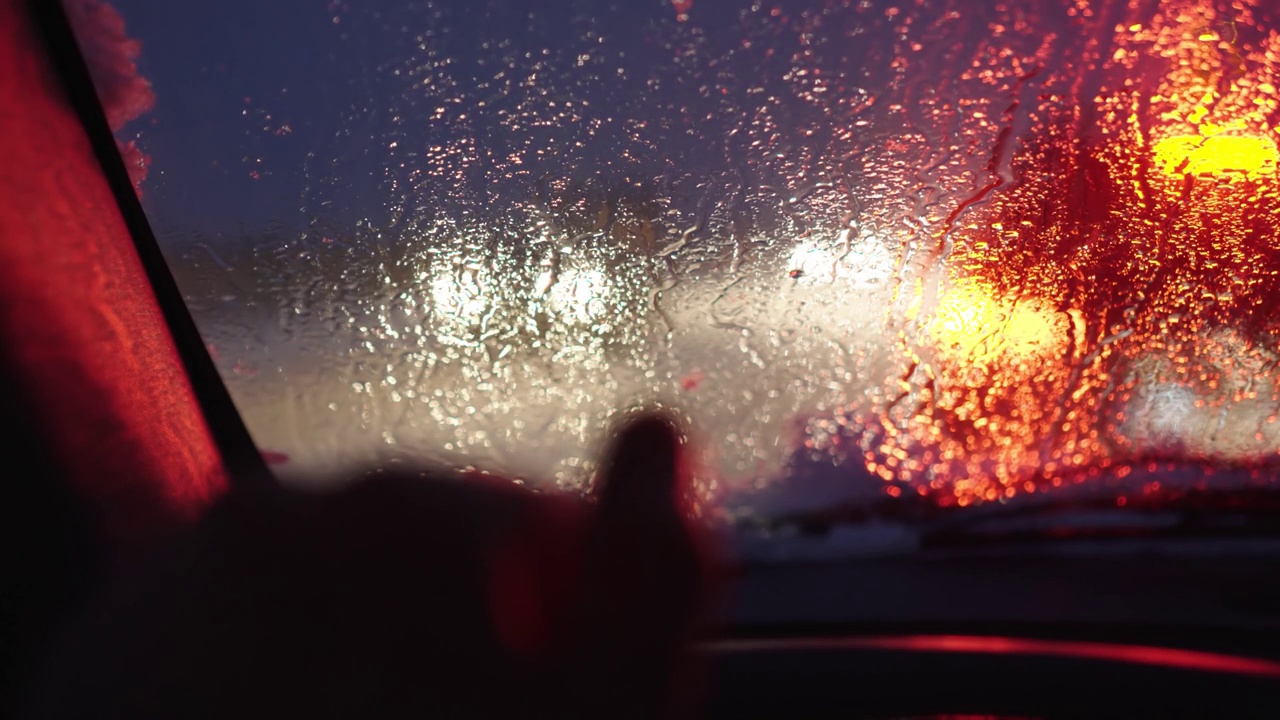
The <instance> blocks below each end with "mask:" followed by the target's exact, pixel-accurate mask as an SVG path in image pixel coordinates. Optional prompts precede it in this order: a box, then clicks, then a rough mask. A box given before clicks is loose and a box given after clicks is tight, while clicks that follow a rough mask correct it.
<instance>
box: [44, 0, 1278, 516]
mask: <svg viewBox="0 0 1280 720" xmlns="http://www.w3.org/2000/svg"><path fill="white" fill-rule="evenodd" d="M113 4H114V6H115V8H116V9H117V10H118V11H119V15H118V16H117V15H116V14H115V12H114V11H113V10H112V9H111V8H110V7H108V6H105V5H103V4H102V3H100V2H98V1H97V0H67V5H68V7H69V9H70V11H71V14H72V16H73V19H76V20H77V24H78V26H79V28H80V33H81V37H82V42H83V44H84V45H85V46H86V48H88V54H89V55H90V61H91V63H92V62H94V61H95V57H98V58H99V59H98V61H97V64H98V65H99V66H104V65H105V66H106V67H107V68H108V69H107V70H99V71H98V72H97V76H98V77H97V79H98V81H99V85H100V90H101V91H102V93H103V98H104V103H105V104H106V105H107V109H108V115H109V116H111V115H112V108H113V107H119V108H123V109H120V110H118V111H117V112H116V113H115V115H114V117H113V119H112V122H113V124H115V126H116V128H117V130H118V136H119V137H120V139H121V145H122V148H123V149H124V151H125V154H126V159H128V160H129V161H130V164H131V167H132V168H133V169H134V171H135V176H136V177H137V179H138V182H139V188H140V192H141V193H142V200H143V204H144V206H145V208H146V210H147V212H148V216H149V218H150V221H151V223H152V225H153V227H154V228H155V230H156V233H157V235H158V237H159V240H160V242H161V245H162V247H163V249H164V251H165V254H166V257H167V258H168V260H169V262H170V265H171V269H172V271H173V273H174V274H175V275H176V277H177V279H178V281H179V284H180V286H181V288H182V291H183V292H184V294H185V296H186V299H187V301H188V303H189V306H190V309H191V311H192V312H193V314H194V316H195V318H196V320H197V323H198V325H199V327H200V330H201V332H202V333H203V335H204V337H205V339H206V341H207V343H208V347H209V350H210V352H211V353H212V354H213V356H214V358H215V360H216V362H217V363H218V365H219V367H220V368H221V370H222V372H223V376H224V378H225V379H226V382H227V384H228V386H229V388H230V390H231V393H232V395H233V397H234V399H235V401H236V404H237V406H238V407H239V409H240V411H241V413H242V414H243V416H244V418H245V420H246V422H247V424H248V426H249V429H250V431H251V432H252V434H253V436H254V438H255V440H256V441H257V442H258V444H259V445H260V446H261V447H262V448H263V449H264V451H266V452H267V457H268V458H269V459H270V460H272V461H273V462H274V467H275V468H276V469H277V471H278V472H279V473H280V475H281V476H282V477H285V478H287V479H289V480H291V481H294V482H299V483H306V482H316V481H317V478H320V477H331V476H332V475H333V473H334V470H335V469H337V468H343V467H357V466H367V465H369V464H371V463H372V464H377V463H385V462H388V461H391V460H393V459H396V458H401V459H406V460H410V461H424V460H425V461H433V462H440V461H443V462H446V463H449V464H453V465H465V466H475V467H479V468H483V469H485V470H491V471H494V472H497V473H504V474H507V475H511V476H514V477H518V478H521V479H523V480H524V481H525V482H527V483H529V484H536V485H555V486H559V487H562V488H568V489H576V488H581V487H583V486H584V484H585V483H586V482H587V481H588V479H589V477H590V474H591V471H592V467H593V463H594V461H595V457H596V452H597V448H598V445H599V442H600V441H601V439H602V433H603V430H604V428H605V427H607V425H608V423H609V421H610V420H611V419H612V418H615V417H616V416H617V415H618V414H619V413H620V412H623V411H625V410H626V409H628V408H631V407H635V406H638V405H653V404H659V405H662V406H665V407H670V408H673V409H674V410H676V411H677V412H679V413H681V414H683V416H684V417H686V418H687V419H688V422H689V425H690V427H691V428H693V430H694V433H695V439H696V441H697V447H698V448H699V450H700V460H701V464H702V469H701V480H700V481H699V482H700V484H699V488H700V492H701V493H702V496H703V499H704V501H705V502H704V508H705V509H706V510H707V512H708V514H710V515H714V516H740V515H743V514H749V513H757V514H759V513H763V514H768V513H771V512H782V511H784V510H785V509H788V508H796V507H819V506H821V505H822V504H824V503H835V502H841V503H849V502H855V503H856V502H867V503H871V502H877V503H884V502H891V501H893V499H900V500H902V501H905V500H907V499H914V500H915V501H916V502H922V501H923V502H925V503H928V504H929V505H931V506H933V507H967V506H980V505H987V504H990V503H992V502H996V501H1010V500H1016V499H1018V498H1022V497H1031V496H1035V497H1039V496H1043V495H1045V494H1046V493H1049V494H1052V492H1054V491H1055V490H1057V489H1059V488H1061V487H1063V486H1070V485H1077V484H1084V485H1087V484H1089V483H1102V482H1104V480H1106V481H1108V482H1111V481H1115V480H1116V479H1117V478H1123V477H1124V476H1125V475H1127V474H1128V473H1129V472H1131V471H1132V470H1133V469H1134V468H1139V467H1141V468H1147V467H1148V463H1150V462H1153V461H1160V462H1184V461H1198V462H1201V463H1203V464H1205V465H1207V466H1213V467H1228V468H1230V467H1250V468H1257V467H1263V468H1265V467H1267V466H1268V464H1269V463H1270V462H1271V461H1272V459H1273V458H1275V457H1276V456H1277V452H1278V451H1280V424H1277V423H1276V417H1277V412H1278V411H1280V387H1278V384H1277V380H1278V379H1280V370H1278V369H1277V360H1278V359H1280V317H1278V316H1277V314H1276V313H1275V312H1274V311H1273V306H1272V304H1273V302H1275V300H1276V299H1277V298H1280V287H1278V283H1280V228H1278V227H1277V225H1278V224H1280V194H1278V193H1277V189H1278V187H1280V179H1278V178H1277V177H1276V163H1277V145H1276V141H1277V129H1278V128H1280V116H1278V113H1277V102H1278V101H1277V91H1276V87H1277V84H1278V83H1280V78H1277V73H1278V72H1280V35H1278V34H1277V32H1276V31H1277V29H1280V23H1277V21H1276V10H1275V9H1274V8H1272V7H1271V6H1270V5H1269V3H1268V2H1267V1H1266V0H1165V1H1163V2H1156V1H1155V0H1126V1H1125V2H1120V1H1117V0H1050V1H1046V2H1042V3H1019V2H1004V3H975V2H970V1H969V0H848V1H844V2H838V1H834V0H830V1H826V0H804V1H797V2H765V1H763V0H694V1H693V2H689V1H688V0H675V2H670V1H660V0H646V1H645V2H631V1H626V2H622V1H619V2H600V1H598V0H590V1H587V0H582V1H573V2H557V3H523V2H516V1H515V0H510V1H508V0H486V1H475V2H450V1H448V0H417V1H413V2H373V3H369V2H351V1H348V0H332V1H331V2H328V3H322V2H312V1H309V0H308V1H306V2H304V1H302V0H274V1H273V2H270V3H261V2H252V1H250V0H225V1H224V2H216V3H213V2H209V3H150V2H142V1H141V0H115V2H114V3H113ZM121 18H123V25H121ZM126 38H136V41H133V40H127V39H126ZM102 58H105V60H103V59H102ZM134 61H136V71H137V72H134V71H135V68H133V67H132V63H133V62H134ZM142 77H145V78H146V80H147V81H149V85H148V84H147V82H144V81H143V80H141V78H142ZM117 86H118V91H116V92H115V99H114V100H113V99H112V98H113V95H112V92H111V90H112V88H113V87H117ZM152 92H154V107H153V108H151V107H150V105H151V103H150V101H149V100H150V96H151V93H152ZM113 103H114V105H113ZM1266 474H1267V473H1254V474H1253V475H1254V476H1257V477H1263V476H1265V475H1266ZM1144 477H1145V478H1146V479H1145V480H1144V482H1143V484H1142V486H1141V487H1140V488H1138V490H1137V492H1155V491H1158V489H1159V484H1160V481H1159V479H1152V477H1157V476H1152V475H1151V474H1150V473H1149V472H1148V473H1145V474H1144ZM1198 482H1204V480H1200V481H1198ZM1125 492H1130V490H1126V491H1125Z"/></svg>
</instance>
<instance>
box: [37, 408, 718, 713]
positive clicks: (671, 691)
mask: <svg viewBox="0 0 1280 720" xmlns="http://www.w3.org/2000/svg"><path fill="white" fill-rule="evenodd" d="M679 437H680V436H679V432H678V430H677V429H676V427H675V426H674V425H673V424H672V423H671V422H670V421H668V420H666V419H664V418H661V417H656V416H644V417H639V418H635V419H632V420H630V421H629V422H627V423H625V425H624V427H623V428H622V429H621V431H620V433H619V434H618V437H617V439H616V441H615V444H614V446H613V449H612V452H611V453H610V455H609V457H608V459H607V461H606V463H605V465H604V470H603V472H602V474H601V485H600V486H599V487H598V489H597V492H596V493H595V497H594V498H593V501H584V500H581V499H578V498H572V497H567V496H563V495H558V494H541V495H540V494H537V493H534V492H531V491H528V490H526V489H524V488H522V487H520V486H517V485H514V484H512V483H509V482H506V481H498V480H493V479H485V478H475V477H471V478H463V477H460V476H458V475H456V474H451V473H436V474H430V475H431V476H430V477H426V478H424V477H422V474H412V475H410V474H404V473H401V474H396V473H387V472H381V473H374V474H372V475H370V476H369V477H368V478H366V479H364V480H362V481H360V482H357V483H354V484H352V485H351V486H349V487H347V488H346V489H343V490H341V491H337V492H333V493H330V494H324V495H317V494H302V493H293V492H283V491H281V492H279V493H273V494H271V495H269V496H251V497H233V498H230V499H228V500H227V501H226V502H224V503H222V504H221V505H220V506H219V507H217V508H216V509H215V510H214V511H213V512H211V513H210V516H209V517H208V518H206V520H205V521H204V522H203V523H202V524H201V526H200V527H199V528H198V529H197V530H196V531H195V532H193V533H191V534H189V535H188V536H184V537H180V538H176V539H174V540H172V542H171V543H170V545H169V546H168V547H165V548H160V549H158V551H157V553H156V554H155V556H154V557H151V558H149V559H148V560H146V561H145V562H140V563H139V564H138V566H137V567H135V568H133V569H131V570H130V571H128V572H126V573H123V574H122V575H121V576H120V577H119V578H117V579H116V580H115V581H114V582H113V583H112V585H111V586H110V588H109V589H108V590H107V591H106V592H105V593H104V594H103V596H102V597H101V598H100V599H99V600H98V601H97V602H96V603H95V604H94V605H93V607H92V609H91V612H90V613H89V614H88V616H87V617H86V618H84V620H83V621H82V622H80V623H78V624H77V625H76V626H74V627H73V628H71V629H70V630H69V632H68V633H67V634H66V637H65V640H64V642H62V643H61V644H60V645H59V648H58V651H57V653H56V656H55V659H54V661H53V662H52V663H51V664H50V665H49V671H48V673H47V678H46V682H45V684H44V685H43V687H42V690H41V692H40V693H39V694H38V696H37V703H36V706H35V709H34V713H33V714H34V715H35V716H36V717H59V718H64V717H90V716H91V717H106V716H111V717H130V718H148V717H173V718H192V717H258V716H268V715H270V716H273V717H379V716H388V715H391V716H401V715H417V716H421V717H441V716H452V717H457V716H466V717H490V716H499V715H501V716H502V717H511V716H520V717H653V716H661V715H670V714H673V713H675V712H677V711H678V710H681V709H687V701H688V700H689V699H690V697H691V696H690V688H689V687H688V686H687V685H680V684H679V682H680V680H681V679H682V678H686V679H687V678H688V677H690V676H689V675H688V674H687V673H685V672H684V671H683V670H682V668H683V667H684V660H683V657H684V655H683V652H682V648H683V646H684V643H685V642H686V640H687V639H688V638H689V635H690V632H691V630H692V628H693V627H694V623H695V621H696V619H697V617H698V610H699V608H700V607H701V605H702V602H703V600H704V598H705V596H706V590H707V588H706V585H707V581H706V577H707V575H706V573H705V572H704V565H703V555H702V550H701V546H700V541H699V539H698V537H697V536H696V532H695V531H693V530H691V528H690V526H689V525H687V523H686V521H685V518H684V515H683V513H682V507H681V503H682V501H681V498H682V497H684V494H685V492H686V490H687V488H686V487H685V485H686V483H687V479H686V477H685V472H684V464H683V462H682V460H681V442H680V439H679ZM681 702H684V703H686V705H685V706H684V707H681V705H680V704H681Z"/></svg>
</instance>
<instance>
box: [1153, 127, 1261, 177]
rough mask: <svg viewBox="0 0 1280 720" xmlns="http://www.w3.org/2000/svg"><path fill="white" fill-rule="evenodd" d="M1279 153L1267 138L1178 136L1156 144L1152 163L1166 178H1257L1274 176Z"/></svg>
mask: <svg viewBox="0 0 1280 720" xmlns="http://www.w3.org/2000/svg"><path fill="white" fill-rule="evenodd" d="M1278 158H1280V152H1278V151H1277V149H1276V143H1275V141H1274V140H1272V139H1271V138H1269V137H1258V136H1236V135H1218V136H1214V137H1201V136H1198V135H1177V136H1174V137H1169V138H1165V139H1163V140H1161V141H1159V142H1157V143H1156V146H1155V159H1156V163H1157V164H1158V165H1159V166H1160V169H1161V171H1163V172H1164V173H1165V174H1166V175H1224V174H1239V175H1243V176H1245V177H1249V178H1256V177H1260V176H1264V175H1274V174H1275V173H1276V164H1277V159H1278Z"/></svg>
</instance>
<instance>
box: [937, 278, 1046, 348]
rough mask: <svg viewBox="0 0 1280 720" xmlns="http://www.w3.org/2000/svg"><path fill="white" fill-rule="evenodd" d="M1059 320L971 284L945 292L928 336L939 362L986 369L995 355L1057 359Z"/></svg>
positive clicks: (1038, 305)
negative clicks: (980, 365) (953, 362)
mask: <svg viewBox="0 0 1280 720" xmlns="http://www.w3.org/2000/svg"><path fill="white" fill-rule="evenodd" d="M1063 330H1064V327H1063V318H1062V316H1061V314H1059V313H1058V312H1056V311H1055V310H1054V309H1053V308H1052V307H1050V306H1048V305H1047V304H1045V303H1042V302H1039V301H1036V300H1033V299H1023V300H1016V301H1015V300H1010V299H1007V298H1002V297H999V296H998V295H996V294H995V293H994V292H993V291H992V289H990V288H987V287H985V286H984V284H983V283H980V282H978V281H976V280H971V279H965V280H961V281H959V282H956V283H954V284H953V285H951V287H949V288H946V289H945V290H944V291H943V293H942V295H941V296H940V297H939V299H938V306H937V309H936V310H935V311H934V317H933V321H932V322H931V323H930V324H929V326H928V334H929V336H930V337H931V338H932V339H933V341H934V342H935V343H936V344H937V348H938V351H939V352H940V353H941V354H942V356H943V357H944V358H947V359H950V360H954V361H957V362H970V363H975V364H983V365H985V364H989V363H993V362H995V361H996V360H997V359H999V357H1000V356H1001V355H1007V356H1011V357H1013V358H1017V359H1030V358H1036V357H1053V356H1058V355H1060V354H1061V352H1062V351H1063V349H1064V345H1065V343H1066V337H1065V335H1064V333H1063Z"/></svg>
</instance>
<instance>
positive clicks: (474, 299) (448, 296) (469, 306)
mask: <svg viewBox="0 0 1280 720" xmlns="http://www.w3.org/2000/svg"><path fill="white" fill-rule="evenodd" d="M484 295H485V292H484V287H483V286H482V283H481V279H480V278H479V277H477V273H476V271H474V270H470V269H465V270H462V271H461V272H457V273H450V274H445V275H439V276H437V277H435V278H434V279H432V281H431V300H432V304H433V307H434V309H435V311H436V312H437V313H439V314H441V315H443V316H444V317H446V318H448V319H449V320H451V321H453V322H456V323H460V324H465V325H471V324H474V323H477V322H479V321H480V319H481V318H482V317H484V313H485V310H486V308H487V306H488V303H487V302H486V300H485V297H484Z"/></svg>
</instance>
